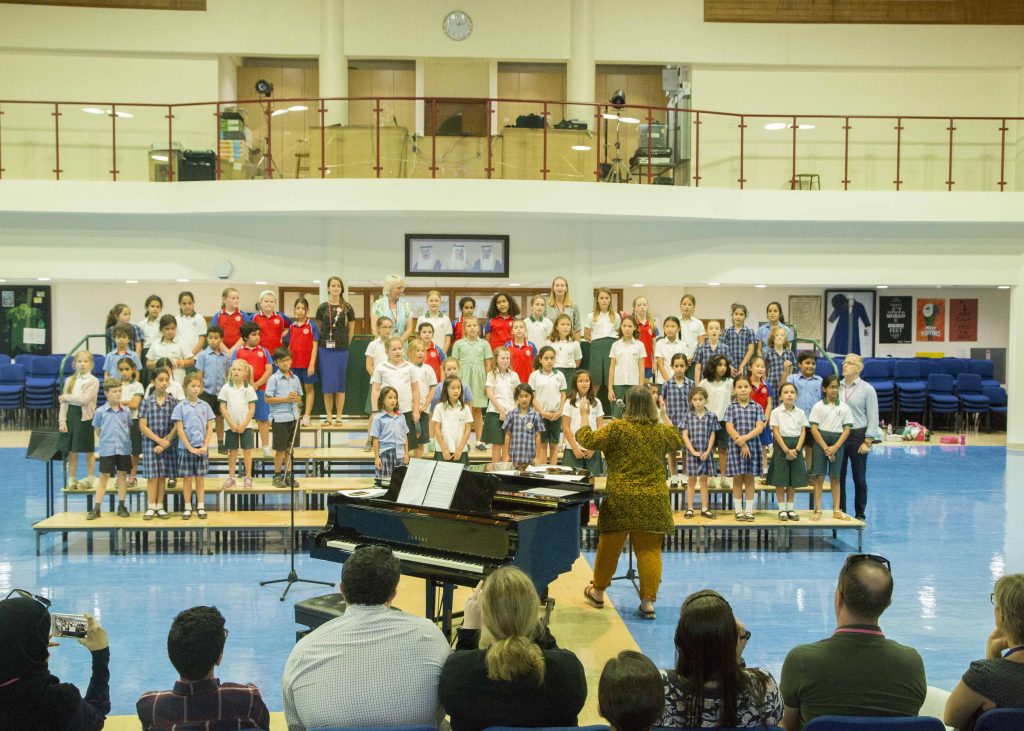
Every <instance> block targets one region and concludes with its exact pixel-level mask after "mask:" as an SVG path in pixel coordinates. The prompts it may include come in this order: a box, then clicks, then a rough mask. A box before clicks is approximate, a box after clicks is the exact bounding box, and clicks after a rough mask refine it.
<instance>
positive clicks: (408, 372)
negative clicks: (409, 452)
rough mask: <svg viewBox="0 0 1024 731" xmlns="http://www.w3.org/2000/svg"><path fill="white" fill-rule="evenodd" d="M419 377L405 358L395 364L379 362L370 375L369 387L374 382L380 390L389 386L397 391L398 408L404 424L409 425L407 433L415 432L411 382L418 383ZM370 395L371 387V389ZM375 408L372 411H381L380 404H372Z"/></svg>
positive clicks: (421, 396)
mask: <svg viewBox="0 0 1024 731" xmlns="http://www.w3.org/2000/svg"><path fill="white" fill-rule="evenodd" d="M418 382H419V379H418V378H417V377H416V366H414V365H413V364H412V363H410V362H409V361H407V360H403V361H402V362H401V363H400V364H398V365H395V364H394V363H392V362H390V361H386V362H384V363H381V364H380V365H379V366H377V367H376V368H375V369H374V370H373V375H372V376H370V385H371V387H372V386H373V385H374V384H379V385H380V387H381V390H383V389H384V386H391V388H393V389H395V391H397V392H398V410H399V411H401V412H402V415H403V416H404V417H405V423H406V426H408V427H409V433H410V434H415V433H416V429H417V425H416V424H415V423H414V422H413V420H412V412H413V405H414V404H413V397H412V384H413V383H418ZM371 395H372V389H371ZM377 398H378V400H379V399H380V393H379V392H378V396H377ZM420 398H421V399H422V398H423V394H420ZM373 405H374V406H375V407H376V408H375V409H374V411H381V408H380V404H379V403H377V404H373Z"/></svg>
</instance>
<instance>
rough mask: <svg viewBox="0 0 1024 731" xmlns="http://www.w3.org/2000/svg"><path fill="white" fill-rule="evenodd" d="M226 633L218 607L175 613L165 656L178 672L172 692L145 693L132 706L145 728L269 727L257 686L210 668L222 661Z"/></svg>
mask: <svg viewBox="0 0 1024 731" xmlns="http://www.w3.org/2000/svg"><path fill="white" fill-rule="evenodd" d="M227 638H228V631H227V629H226V628H225V627H224V617H223V615H221V613H220V612H219V611H217V608H216V607H192V608H191V609H186V610H185V611H183V612H181V613H179V614H178V616H177V617H175V618H174V621H173V622H172V623H171V631H170V633H168V635H167V656H168V657H169V658H170V659H171V665H173V666H174V669H175V670H177V671H178V675H179V676H180V677H179V678H178V681H177V682H176V683H175V684H174V689H173V690H160V691H151V692H149V693H143V694H142V696H141V697H140V698H139V700H138V702H137V703H136V704H135V710H136V711H137V712H138V714H139V721H141V722H142V728H143V729H145V730H146V731H173V730H174V729H178V728H182V727H183V726H188V727H189V728H191V727H193V726H196V727H202V728H211V729H213V728H225V729H226V728H233V729H235V728H262V729H267V728H270V711H268V710H267V706H266V704H264V702H263V699H262V698H261V697H260V691H259V689H258V688H257V687H256V686H255V685H239V684H238V683H221V682H220V680H219V679H217V678H216V677H214V675H213V671H214V670H216V669H217V666H218V665H220V662H221V660H223V659H224V643H225V642H226V641H227Z"/></svg>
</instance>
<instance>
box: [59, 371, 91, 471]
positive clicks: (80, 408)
mask: <svg viewBox="0 0 1024 731" xmlns="http://www.w3.org/2000/svg"><path fill="white" fill-rule="evenodd" d="M71 378H74V379H75V385H74V386H73V387H71V388H70V389H69V388H68V385H69V384H70V383H71V379H70V378H69V379H68V381H67V382H66V383H65V386H64V394H65V395H66V396H67V397H68V400H67V401H64V402H62V403H61V405H60V410H59V411H58V414H57V423H58V424H59V425H60V426H63V427H65V428H66V429H67V431H65V432H61V433H60V436H59V437H58V440H57V444H58V447H59V448H60V450H61V451H62V452H64V453H65V454H67V453H68V452H85V453H86V454H88V453H90V452H92V451H93V450H95V448H96V444H95V432H93V428H92V417H93V415H94V414H95V413H96V397H97V396H98V395H99V391H100V382H99V379H98V378H96V376H94V375H93V374H91V373H82V374H76V375H75V376H72V377H71Z"/></svg>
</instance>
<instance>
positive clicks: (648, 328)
mask: <svg viewBox="0 0 1024 731" xmlns="http://www.w3.org/2000/svg"><path fill="white" fill-rule="evenodd" d="M633 337H634V338H635V339H636V340H639V341H640V342H641V343H643V346H644V375H645V376H647V377H650V376H651V375H652V372H653V368H654V339H655V338H656V337H658V328H657V327H656V326H655V324H654V320H652V319H648V320H647V321H646V322H640V321H637V323H636V334H635V335H634V336H633Z"/></svg>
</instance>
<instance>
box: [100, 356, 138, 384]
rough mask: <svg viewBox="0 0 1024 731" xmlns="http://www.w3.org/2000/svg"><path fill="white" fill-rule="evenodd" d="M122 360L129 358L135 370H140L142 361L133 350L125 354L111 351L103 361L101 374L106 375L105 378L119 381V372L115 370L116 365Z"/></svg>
mask: <svg viewBox="0 0 1024 731" xmlns="http://www.w3.org/2000/svg"><path fill="white" fill-rule="evenodd" d="M122 358H130V359H131V361H132V363H134V364H135V370H137V371H141V370H142V361H141V360H140V359H139V355H138V353H136V352H135V351H134V350H129V351H128V352H127V353H118V352H117V351H116V350H112V351H110V352H109V353H107V357H106V358H104V359H103V372H104V373H106V374H107V378H116V379H117V380H119V381H120V380H121V372H120V371H119V370H117V364H118V363H120V362H121V359H122Z"/></svg>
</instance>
